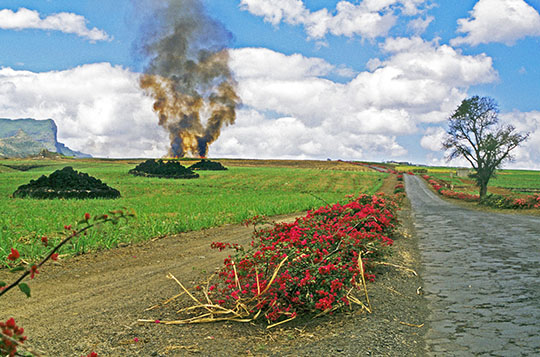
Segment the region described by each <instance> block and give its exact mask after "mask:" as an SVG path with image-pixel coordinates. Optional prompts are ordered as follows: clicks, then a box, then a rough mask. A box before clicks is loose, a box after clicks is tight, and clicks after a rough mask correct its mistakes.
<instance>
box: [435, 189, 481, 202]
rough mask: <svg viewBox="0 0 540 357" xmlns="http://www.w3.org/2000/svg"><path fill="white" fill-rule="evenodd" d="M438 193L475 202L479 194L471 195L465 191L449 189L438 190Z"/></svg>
mask: <svg viewBox="0 0 540 357" xmlns="http://www.w3.org/2000/svg"><path fill="white" fill-rule="evenodd" d="M439 193H440V194H441V195H443V196H444V197H449V198H457V199H459V200H463V201H467V202H477V201H478V200H480V196H478V195H471V194H469V193H465V192H457V191H450V190H440V191H439Z"/></svg>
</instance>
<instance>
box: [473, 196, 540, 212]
mask: <svg viewBox="0 0 540 357" xmlns="http://www.w3.org/2000/svg"><path fill="white" fill-rule="evenodd" d="M480 204H482V205H484V206H489V207H494V208H510V209H528V208H540V194H534V195H528V196H524V197H520V198H515V197H506V196H503V195H493V194H492V195H487V196H486V197H484V198H483V199H482V200H481V201H480Z"/></svg>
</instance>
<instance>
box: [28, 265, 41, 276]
mask: <svg viewBox="0 0 540 357" xmlns="http://www.w3.org/2000/svg"><path fill="white" fill-rule="evenodd" d="M36 274H39V271H38V270H37V265H35V264H34V265H32V267H31V268H30V279H34V276H35V275H36Z"/></svg>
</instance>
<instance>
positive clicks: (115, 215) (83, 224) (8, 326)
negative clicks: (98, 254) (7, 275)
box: [0, 209, 135, 357]
mask: <svg viewBox="0 0 540 357" xmlns="http://www.w3.org/2000/svg"><path fill="white" fill-rule="evenodd" d="M131 217H135V213H134V212H133V211H130V210H127V209H122V210H114V211H110V212H109V214H102V215H98V216H95V217H92V216H91V215H90V214H89V213H85V214H84V217H83V219H82V220H80V221H79V222H78V223H77V228H73V227H72V226H71V225H66V226H64V232H65V233H64V234H65V237H64V238H63V239H62V240H61V241H60V243H58V244H57V245H56V246H54V247H53V248H52V249H51V250H50V251H49V252H48V254H46V255H45V257H44V258H42V259H41V261H39V262H37V263H30V264H27V266H26V267H24V266H22V265H20V264H18V263H20V261H19V260H20V253H19V251H18V250H17V249H15V248H11V253H10V254H9V255H8V256H7V261H8V263H7V265H8V266H9V267H10V271H11V272H13V273H17V272H20V271H22V272H23V273H22V274H21V275H20V276H19V277H18V278H17V279H15V281H13V282H12V283H11V284H7V283H6V282H3V281H0V297H1V296H3V295H5V294H7V292H9V291H10V290H11V289H13V288H15V287H18V288H19V290H20V291H21V292H22V293H24V294H25V295H26V297H27V298H29V297H31V289H30V286H29V285H28V284H27V283H26V282H24V280H25V279H26V278H27V277H30V279H34V278H35V277H36V275H37V274H39V270H38V269H40V268H41V266H43V264H45V263H46V262H47V261H48V260H57V259H58V255H59V253H58V251H59V250H60V249H61V248H62V246H64V245H65V244H66V243H68V242H69V241H71V240H72V239H73V238H75V237H79V236H80V235H81V234H83V235H86V231H87V230H89V229H90V228H92V227H94V226H97V225H101V224H104V223H111V224H114V225H116V224H118V223H119V222H120V221H121V220H126V221H127V220H128V219H129V218H131ZM40 242H41V244H43V245H44V246H46V247H47V246H48V244H49V238H48V237H46V236H42V237H41V238H40ZM23 333H24V329H23V328H22V327H18V326H17V324H16V322H15V319H14V318H13V317H11V318H9V319H8V320H7V321H6V322H5V323H4V322H0V335H1V336H0V337H1V338H0V354H1V355H2V356H4V355H7V356H15V354H16V353H17V348H18V347H19V346H20V345H21V344H23V343H24V342H25V341H26V336H23ZM88 356H94V357H97V354H96V353H95V352H91V353H90V354H89V355H88Z"/></svg>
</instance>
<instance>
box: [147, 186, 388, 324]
mask: <svg viewBox="0 0 540 357" xmlns="http://www.w3.org/2000/svg"><path fill="white" fill-rule="evenodd" d="M396 211H397V203H396V202H394V201H393V200H392V199H390V198H387V197H384V196H382V195H375V196H368V195H360V196H358V197H357V198H355V199H353V200H351V201H350V202H348V203H346V204H339V203H337V204H334V205H327V206H324V207H321V208H319V209H317V210H314V211H310V212H308V214H307V215H306V216H305V217H301V218H298V219H296V221H295V222H293V223H277V224H273V225H272V226H263V227H262V228H259V229H257V224H260V223H262V222H263V220H262V219H261V218H259V217H255V218H254V219H252V220H251V223H254V225H255V229H254V233H253V236H252V243H251V247H249V248H247V249H246V248H244V247H241V246H239V245H236V244H231V243H222V242H214V243H212V248H214V249H219V250H223V249H233V250H235V251H236V252H235V254H234V255H229V256H228V257H227V258H226V259H225V261H224V266H223V267H222V268H221V269H220V270H219V271H218V272H217V273H215V274H214V275H212V276H211V277H210V278H209V279H208V281H206V282H204V283H203V284H201V285H198V286H196V287H195V288H194V289H191V290H189V289H188V288H186V287H185V286H184V285H183V284H182V283H181V282H180V281H179V280H178V279H177V278H176V277H175V276H173V275H172V274H169V275H168V277H169V278H170V279H173V280H174V281H175V282H176V283H177V284H178V285H179V287H180V289H181V292H180V293H179V294H178V295H176V296H174V297H172V298H171V299H169V300H167V301H165V302H163V303H162V304H159V305H156V306H153V307H151V308H149V310H153V309H156V308H162V307H164V306H165V305H167V304H169V303H170V302H171V301H173V300H175V299H177V298H179V297H181V296H188V297H189V301H190V302H189V303H188V305H187V306H186V307H183V308H182V309H180V310H179V311H178V314H179V315H180V317H181V318H180V319H179V320H170V321H160V323H164V324H191V323H203V322H214V321H224V320H227V321H238V322H250V321H254V320H257V319H259V318H264V319H266V321H267V322H268V328H270V327H274V326H277V325H280V324H283V323H285V322H288V321H291V320H293V319H295V318H296V317H297V316H299V315H308V316H313V315H315V316H318V315H322V314H327V313H333V312H334V311H338V310H342V309H344V308H348V309H352V308H353V305H356V306H360V307H361V309H363V310H365V311H367V312H371V306H370V303H369V297H368V293H367V286H366V280H370V281H373V279H374V278H375V276H374V275H373V273H372V268H373V267H374V266H375V265H377V263H379V262H378V261H379V260H381V259H383V258H384V256H385V255H386V254H388V252H389V249H390V246H391V245H392V243H393V240H392V239H391V238H390V236H391V235H392V234H393V232H394V230H395V224H396V223H397V220H396V218H395V217H396V216H395V214H396ZM155 321H156V320H143V319H141V320H139V322H155Z"/></svg>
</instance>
